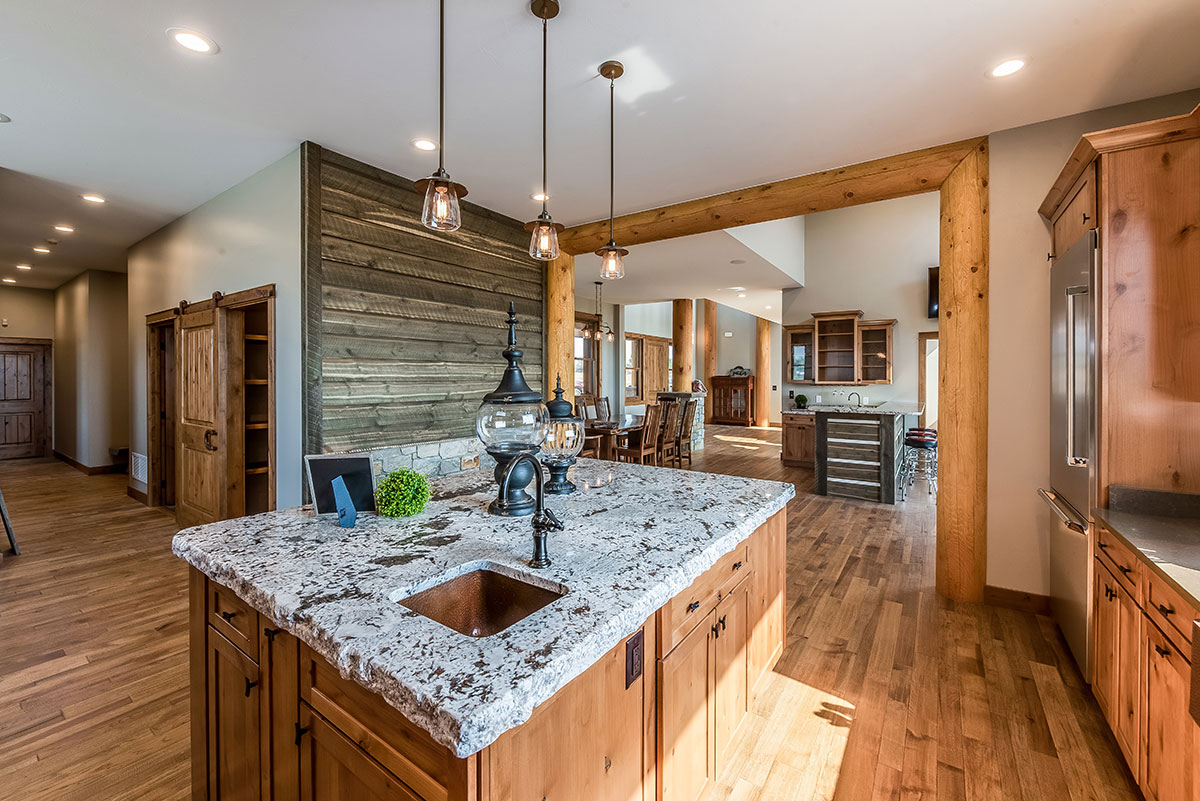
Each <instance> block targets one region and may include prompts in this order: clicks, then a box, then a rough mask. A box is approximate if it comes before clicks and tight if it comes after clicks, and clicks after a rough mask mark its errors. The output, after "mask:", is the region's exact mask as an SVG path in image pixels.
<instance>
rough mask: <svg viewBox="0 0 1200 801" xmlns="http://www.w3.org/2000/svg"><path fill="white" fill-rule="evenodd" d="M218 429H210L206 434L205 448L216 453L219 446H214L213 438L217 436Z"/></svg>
mask: <svg viewBox="0 0 1200 801" xmlns="http://www.w3.org/2000/svg"><path fill="white" fill-rule="evenodd" d="M216 434H217V431H216V429H213V428H210V429H207V430H206V431H205V432H204V447H205V448H207V449H208V450H210V451H215V450H216V449H217V446H216V445H214V444H213V441H212V438H213V437H214V436H216Z"/></svg>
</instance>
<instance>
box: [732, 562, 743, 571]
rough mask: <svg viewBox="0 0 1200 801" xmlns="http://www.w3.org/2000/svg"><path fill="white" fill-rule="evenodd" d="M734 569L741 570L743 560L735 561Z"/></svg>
mask: <svg viewBox="0 0 1200 801" xmlns="http://www.w3.org/2000/svg"><path fill="white" fill-rule="evenodd" d="M733 569H734V570H741V569H742V563H741V562H734V563H733Z"/></svg>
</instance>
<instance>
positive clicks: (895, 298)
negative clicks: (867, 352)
mask: <svg viewBox="0 0 1200 801" xmlns="http://www.w3.org/2000/svg"><path fill="white" fill-rule="evenodd" d="M940 202H941V201H940V195H939V194H938V193H937V192H931V193H928V194H924V195H914V196H913V197H905V198H897V199H896V200H885V201H881V202H878V203H868V204H865V205H862V206H852V207H850V208H847V209H837V210H835V211H825V212H821V213H819V214H810V215H808V217H807V224H806V226H805V229H804V242H805V244H804V250H805V253H804V261H805V269H804V273H805V281H806V283H805V285H804V286H803V287H801V288H800V289H785V290H784V291H783V322H784V324H785V325H800V324H802V323H806V322H810V321H811V319H812V313H813V312H823V311H841V310H844V309H862V310H863V313H864V314H863V319H867V320H879V319H889V320H890V319H892V318H895V319H896V321H897V322H896V327H895V330H894V332H893V343H892V358H893V364H892V383H891V384H871V385H868V386H865V387H844V386H834V385H820V386H814V385H812V384H792V383H786V384H784V385H783V393H782V394H783V400H782V403H784V404H786V405H787V406H788V407H789V408H790V407H791V405H792V401H791V400H789V399H788V397H787V393H788V391H792V392H795V393H803V394H805V395H807V396H808V400H809V402H810V403H816V402H817V400H816V396H817V395H820V396H821V401H822V402H824V403H829V402H831V401H833V400H834V399H835V398H838V397H839V393H840V396H841V397H844V396H845V395H847V394H849V393H850V392H853V391H857V392H859V393H860V394H863V395H865V396H866V397H867V400H868V401H869V402H870V403H872V404H875V403H882V402H884V401H888V400H908V401H916V399H917V365H918V355H919V354H918V345H917V334H919V333H920V332H922V331H936V330H937V327H938V326H937V320H930V319H929V317H928V276H929V271H928V268H930V267H933V266H935V265H936V264H937V263H938V246H939V236H940V234H939V219H940V215H941V209H940ZM782 358H783V357H782V355H780V356H779V358H778V359H777V361H779V362H780V364H781V365H782ZM781 369H782V368H781Z"/></svg>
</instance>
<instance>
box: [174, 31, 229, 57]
mask: <svg viewBox="0 0 1200 801" xmlns="http://www.w3.org/2000/svg"><path fill="white" fill-rule="evenodd" d="M167 36H169V37H171V40H172V41H173V42H175V44H177V45H179V46H180V47H184V48H187V49H188V50H190V51H192V52H193V53H199V54H200V55H202V56H212V55H216V54H217V53H219V52H220V51H221V48H220V47H218V46H217V43H216V42H214V41H213V40H212V39H210V38H209V37H207V36H205V35H204V34H202V33H200V32H199V31H194V30H192V29H191V28H167Z"/></svg>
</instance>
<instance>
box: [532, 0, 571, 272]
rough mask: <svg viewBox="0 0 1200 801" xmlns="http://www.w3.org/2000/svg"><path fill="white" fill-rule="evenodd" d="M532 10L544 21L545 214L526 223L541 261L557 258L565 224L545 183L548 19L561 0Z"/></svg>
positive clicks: (541, 2)
mask: <svg viewBox="0 0 1200 801" xmlns="http://www.w3.org/2000/svg"><path fill="white" fill-rule="evenodd" d="M529 10H530V11H532V12H533V15H534V16H535V17H537V18H538V19H540V20H541V21H542V213H541V214H539V215H538V216H537V219H536V220H534V221H533V222H531V223H526V224H525V230H526V231H529V233H530V237H529V255H530V256H533V257H534V258H535V259H539V260H541V261H552V260H554V259H557V258H558V234H559V232H561V231H562V230H563V226H562V225H560V224H559V223H556V222H555V221H554V220H552V219H551V218H550V212H548V211H547V210H546V200H547V198H548V197H549V195H550V190H549V188H548V187H547V185H546V51H547V47H546V40H547V33H546V30H547V28H548V22H549V21H550V20H552V19H554V18H555V17H557V16H558V0H533V2H531V3H530V4H529Z"/></svg>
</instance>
